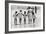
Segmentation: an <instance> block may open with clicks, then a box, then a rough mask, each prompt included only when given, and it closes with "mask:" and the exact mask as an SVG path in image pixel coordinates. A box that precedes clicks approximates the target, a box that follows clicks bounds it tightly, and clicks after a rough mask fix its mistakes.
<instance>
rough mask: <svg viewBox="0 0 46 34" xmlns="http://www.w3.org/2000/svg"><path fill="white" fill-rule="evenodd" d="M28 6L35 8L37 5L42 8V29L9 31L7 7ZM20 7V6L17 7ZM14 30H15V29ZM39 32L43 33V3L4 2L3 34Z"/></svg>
mask: <svg viewBox="0 0 46 34" xmlns="http://www.w3.org/2000/svg"><path fill="white" fill-rule="evenodd" d="M25 4H26V5H27V6H28V5H29V6H31V5H32V6H37V5H40V6H41V5H42V7H43V10H42V22H43V23H42V24H43V25H42V28H41V29H40V28H39V29H37V28H36V29H34V30H33V29H32V30H30V29H29V30H25V29H23V30H22V29H21V28H20V29H21V30H19V29H17V31H13V30H14V29H13V30H12V29H11V30H9V28H10V27H9V14H10V13H9V12H10V11H9V10H10V9H9V7H10V6H11V5H22V6H23V5H24V6H26V5H25ZM19 7H20V6H19ZM15 30H16V29H15ZM40 31H45V3H43V2H26V1H5V33H22V32H40Z"/></svg>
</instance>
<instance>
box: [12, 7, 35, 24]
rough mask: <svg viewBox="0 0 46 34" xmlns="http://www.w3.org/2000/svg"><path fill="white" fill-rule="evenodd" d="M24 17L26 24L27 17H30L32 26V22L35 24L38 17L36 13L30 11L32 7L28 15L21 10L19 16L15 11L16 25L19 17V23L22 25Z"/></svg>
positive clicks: (29, 21)
mask: <svg viewBox="0 0 46 34" xmlns="http://www.w3.org/2000/svg"><path fill="white" fill-rule="evenodd" d="M22 16H23V18H24V24H26V17H28V24H30V23H31V22H32V20H33V23H35V19H36V16H35V13H34V11H33V10H32V11H31V10H30V7H29V10H28V11H27V14H26V11H24V14H23V13H22V10H20V13H18V14H17V11H15V14H14V15H13V17H14V24H15V25H18V24H17V17H18V18H19V23H20V24H21V21H22Z"/></svg>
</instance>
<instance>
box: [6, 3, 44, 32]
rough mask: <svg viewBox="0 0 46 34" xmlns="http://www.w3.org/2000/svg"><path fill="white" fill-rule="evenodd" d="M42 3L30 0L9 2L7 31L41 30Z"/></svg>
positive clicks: (42, 25)
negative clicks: (28, 0) (27, 0)
mask: <svg viewBox="0 0 46 34" xmlns="http://www.w3.org/2000/svg"><path fill="white" fill-rule="evenodd" d="M43 4H44V3H43ZM43 4H42V3H39V4H38V3H36V4H35V3H33V2H32V3H30V2H27V3H26V2H25V3H24V2H22V3H20V2H18V3H17V2H13V3H11V2H9V3H8V7H7V6H6V8H7V9H8V10H7V9H6V11H8V18H7V19H8V23H7V24H8V25H7V26H8V31H9V32H14V31H35V30H36V31H37V30H43V27H44V24H43V7H44V6H43Z"/></svg>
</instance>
